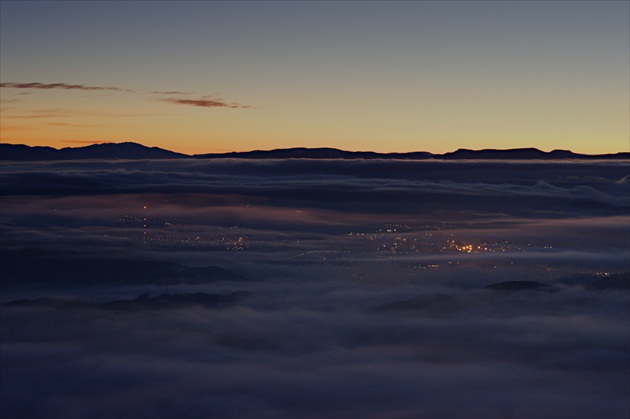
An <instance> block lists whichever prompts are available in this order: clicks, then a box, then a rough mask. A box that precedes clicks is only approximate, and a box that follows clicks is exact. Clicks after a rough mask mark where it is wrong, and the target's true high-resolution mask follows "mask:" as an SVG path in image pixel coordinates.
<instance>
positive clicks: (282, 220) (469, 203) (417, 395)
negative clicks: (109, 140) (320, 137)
mask: <svg viewBox="0 0 630 419" xmlns="http://www.w3.org/2000/svg"><path fill="white" fill-rule="evenodd" d="M627 176H628V164H627V162H624V161H605V162H604V161H588V162H576V161H572V162H522V161H521V162H507V161H492V162H470V161H458V162H446V161H387V160H352V161H340V160H317V161H315V160H307V159H287V160H239V159H213V160H201V159H200V160H190V159H188V160H183V159H173V160H139V161H123V160H115V161H114V160H112V161H97V160H90V161H87V160H83V161H82V160H74V161H47V162H7V161H5V162H2V171H1V172H0V181H1V183H0V184H1V186H2V188H1V189H0V193H1V194H2V203H3V205H2V214H1V215H2V223H1V226H0V233H1V235H2V242H1V246H2V252H3V255H4V256H6V257H3V258H2V260H1V263H2V266H1V268H2V272H3V278H2V288H1V289H0V302H1V303H2V306H1V308H2V329H1V333H2V339H1V343H0V348H1V351H2V353H1V354H2V356H1V357H0V362H1V366H2V378H1V380H2V382H1V384H2V389H3V391H2V394H1V396H0V397H1V400H0V401H1V403H0V406H1V407H0V414H1V415H2V416H11V417H33V416H37V417H60V416H63V417H86V416H89V417H99V416H101V417H112V416H125V417H130V416H151V417H209V416H210V417H261V416H262V417H431V418H435V417H576V418H579V417H584V418H586V417H588V418H590V417H619V418H622V417H626V416H627V415H628V413H630V407H629V403H630V400H629V398H628V394H629V390H630V378H629V376H630V375H629V373H630V366H629V363H628V350H629V349H630V348H629V342H628V325H629V320H628V319H629V314H630V313H629V311H628V307H629V289H628V281H629V279H628V274H627V271H628V264H629V263H630V256H629V253H630V252H629V248H628V243H629V239H630V227H629V218H628V217H629V216H628V209H629V207H630V198H629V194H628V192H629V191H628V187H629V185H628V182H627V179H628V178H627ZM624 179H625V180H624ZM145 207H146V208H145ZM467 246H470V247H467ZM469 250H470V251H469ZM515 280H520V281H521V282H513V281H515ZM525 281H528V282H525ZM497 284H499V285H497ZM532 284H533V285H532Z"/></svg>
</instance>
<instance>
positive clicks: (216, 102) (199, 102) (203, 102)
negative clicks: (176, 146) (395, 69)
mask: <svg viewBox="0 0 630 419" xmlns="http://www.w3.org/2000/svg"><path fill="white" fill-rule="evenodd" d="M0 88H7V89H36V90H54V89H61V90H86V91H117V92H125V93H146V92H147V91H143V90H133V89H126V88H122V87H103V86H88V85H84V84H68V83H40V82H32V83H15V82H6V83H0ZM150 93H152V94H159V95H188V94H191V93H189V92H180V91H157V90H153V91H150ZM159 101H161V102H167V103H174V104H178V105H191V106H196V107H201V108H230V109H250V108H253V107H252V106H247V105H241V104H240V103H236V102H227V101H224V100H223V99H205V98H204V99H176V98H167V99H160V100H159ZM3 103H12V101H11V100H9V99H6V100H5V102H3ZM48 116H49V115H46V116H45V117H48ZM110 116H112V115H110ZM36 117H37V116H34V115H33V116H19V115H15V116H12V118H36Z"/></svg>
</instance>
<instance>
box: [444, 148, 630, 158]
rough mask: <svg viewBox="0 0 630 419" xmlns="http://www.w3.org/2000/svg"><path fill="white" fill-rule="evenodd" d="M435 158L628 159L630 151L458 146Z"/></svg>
mask: <svg viewBox="0 0 630 419" xmlns="http://www.w3.org/2000/svg"><path fill="white" fill-rule="evenodd" d="M436 158H440V159H444V160H460V159H474V160H478V159H483V160H562V159H602V158H604V159H628V158H630V153H616V154H599V155H590V154H579V153H574V152H572V151H569V150H553V151H550V152H545V151H541V150H538V149H537V148H513V149H508V150H495V149H485V150H468V149H465V148H460V149H459V150H457V151H453V152H451V153H445V154H442V155H441V156H439V157H438V156H436Z"/></svg>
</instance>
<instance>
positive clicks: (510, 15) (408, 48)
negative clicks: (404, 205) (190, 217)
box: [0, 1, 630, 154]
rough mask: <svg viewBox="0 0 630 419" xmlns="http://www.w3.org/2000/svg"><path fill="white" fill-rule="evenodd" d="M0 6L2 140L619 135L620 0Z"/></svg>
mask: <svg viewBox="0 0 630 419" xmlns="http://www.w3.org/2000/svg"><path fill="white" fill-rule="evenodd" d="M0 7H1V9H0V11H1V22H0V23H1V26H0V47H1V48H0V79H1V83H2V88H1V89H0V92H1V100H2V103H1V111H2V112H1V128H2V129H1V136H0V141H2V142H3V143H23V144H28V145H49V146H53V147H56V148H61V147H77V146H83V145H88V144H94V143H100V142H123V141H134V142H139V143H142V144H144V145H147V146H158V147H162V148H167V149H170V150H173V151H178V152H184V153H189V154H194V153H208V152H227V151H247V150H253V149H273V148H288V147H336V148H341V149H346V150H372V151H379V152H405V151H429V152H434V153H444V152H448V151H453V150H456V149H458V148H472V149H483V148H502V149H503V148H517V147H537V148H539V149H542V150H545V151H550V150H553V149H571V150H573V151H575V152H581V153H589V154H599V153H613V152H620V151H629V148H630V145H629V141H630V140H629V138H630V128H629V119H628V114H629V113H630V86H629V84H630V81H629V78H628V74H629V73H630V52H629V51H630V41H629V39H630V22H629V21H630V2H628V1H592V2H591V1H575V2H574V1H522V2H519V1H510V2H498V1H488V2H485V1H452V2H451V1H440V2H437V1H436V2H432V1H419V2H307V1H300V2H214V1H213V2H150V1H141V2H122V1H119V2H97V1H89V2H78V1H76V2H63V1H44V2H28V1H20V2H17V1H2V2H1V6H0Z"/></svg>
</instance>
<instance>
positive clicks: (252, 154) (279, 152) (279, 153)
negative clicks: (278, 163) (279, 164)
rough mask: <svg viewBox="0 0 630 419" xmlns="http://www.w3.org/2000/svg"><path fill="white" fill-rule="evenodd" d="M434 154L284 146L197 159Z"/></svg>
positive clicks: (415, 157)
mask: <svg viewBox="0 0 630 419" xmlns="http://www.w3.org/2000/svg"><path fill="white" fill-rule="evenodd" d="M434 156H435V155H434V154H431V153H428V152H424V151H417V152H411V153H376V152H374V151H344V150H339V149H336V148H305V147H297V148H282V149H276V150H254V151H244V152H232V153H222V154H214V153H210V154H195V155H194V156H193V157H194V158H197V159H216V158H238V159H365V160H368V159H406V160H419V159H428V158H432V157H434Z"/></svg>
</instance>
